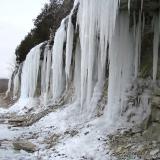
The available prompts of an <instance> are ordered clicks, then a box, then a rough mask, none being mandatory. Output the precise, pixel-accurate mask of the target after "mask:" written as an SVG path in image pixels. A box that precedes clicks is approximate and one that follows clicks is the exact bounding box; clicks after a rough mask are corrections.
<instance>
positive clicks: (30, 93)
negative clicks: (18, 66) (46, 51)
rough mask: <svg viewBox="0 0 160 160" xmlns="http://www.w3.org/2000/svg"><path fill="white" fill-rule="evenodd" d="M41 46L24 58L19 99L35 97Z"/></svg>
mask: <svg viewBox="0 0 160 160" xmlns="http://www.w3.org/2000/svg"><path fill="white" fill-rule="evenodd" d="M41 45H42V44H39V45H38V46H36V47H34V48H33V49H32V50H31V51H30V52H29V54H28V55H27V57H26V60H25V62H24V66H23V70H22V75H21V80H22V83H21V98H30V97H34V96H35V92H36V89H37V81H38V72H39V66H40V53H41V52H40V47H41Z"/></svg>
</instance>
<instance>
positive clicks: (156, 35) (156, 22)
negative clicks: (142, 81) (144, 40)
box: [153, 15, 160, 81]
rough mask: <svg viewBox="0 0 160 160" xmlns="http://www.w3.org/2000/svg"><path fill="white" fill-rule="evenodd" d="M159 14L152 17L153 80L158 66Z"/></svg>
mask: <svg viewBox="0 0 160 160" xmlns="http://www.w3.org/2000/svg"><path fill="white" fill-rule="evenodd" d="M159 18H160V15H158V16H157V15H155V18H154V40H153V80H154V81H155V80H156V78H157V68H158V53H159V42H160V39H159V38H160V37H159V36H160V19H159Z"/></svg>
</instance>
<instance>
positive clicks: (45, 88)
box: [41, 45, 52, 105]
mask: <svg viewBox="0 0 160 160" xmlns="http://www.w3.org/2000/svg"><path fill="white" fill-rule="evenodd" d="M51 57H52V54H51V50H50V49H49V46H48V45H47V46H46V48H45V50H44V60H43V63H42V70H41V96H42V98H44V99H43V100H42V102H43V103H44V105H46V104H47V101H48V100H49V98H50V95H49V88H50V86H51V84H50V82H51Z"/></svg>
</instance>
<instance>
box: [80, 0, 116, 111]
mask: <svg viewBox="0 0 160 160" xmlns="http://www.w3.org/2000/svg"><path fill="white" fill-rule="evenodd" d="M118 6H119V0H112V1H110V0H102V2H101V3H100V2H99V0H92V1H89V0H81V1H80V7H79V13H78V25H79V28H80V44H81V106H84V104H85V103H86V106H89V103H90V101H91V97H92V95H93V91H94V87H95V84H96V83H97V80H96V81H94V78H93V75H98V76H101V78H102V77H104V73H105V70H106V59H107V47H108V44H109V43H110V41H111V39H112V35H113V33H114V28H115V21H116V17H117V11H118ZM104 15H106V16H105V18H104ZM97 43H99V45H100V52H99V54H100V55H101V56H100V57H101V58H100V59H101V70H102V71H101V74H97V73H96V72H98V70H97V71H95V70H94V74H93V69H94V64H95V61H96V58H97V57H96V47H97ZM99 73H100V72H99ZM101 78H99V77H98V78H97V79H101ZM83 108H84V107H83Z"/></svg>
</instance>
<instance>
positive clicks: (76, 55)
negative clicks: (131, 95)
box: [14, 0, 159, 122]
mask: <svg viewBox="0 0 160 160" xmlns="http://www.w3.org/2000/svg"><path fill="white" fill-rule="evenodd" d="M119 3H120V0H92V1H91V0H77V1H76V2H75V5H74V8H73V10H72V11H71V13H70V15H69V16H68V17H66V18H65V19H64V20H63V21H62V23H61V25H60V27H59V29H58V30H57V32H56V35H55V38H54V45H53V47H51V48H50V47H49V46H48V45H46V47H45V50H44V53H43V60H41V50H40V47H41V44H40V45H38V46H36V47H35V48H33V49H32V50H31V51H30V53H29V54H28V56H27V58H26V61H25V62H24V65H23V70H22V75H21V97H35V96H37V95H38V94H37V92H38V89H40V95H39V96H41V101H42V103H43V104H48V103H49V102H52V103H55V102H56V100H57V99H59V98H60V97H61V96H62V95H63V93H64V92H65V91H66V90H67V89H69V86H70V85H73V88H74V97H75V98H74V101H77V102H79V104H80V106H81V111H82V113H86V114H92V113H94V111H95V108H96V107H97V103H98V102H99V101H100V99H101V96H102V92H103V89H104V83H105V82H106V81H107V80H109V85H108V100H107V101H108V104H107V105H106V106H105V108H106V109H105V113H106V114H105V115H106V116H107V117H109V118H108V119H110V120H111V121H113V122H114V121H115V120H116V119H118V118H119V117H120V115H121V112H122V110H123V108H124V107H125V106H124V105H125V101H126V99H127V94H126V92H127V90H129V87H130V84H131V83H132V80H133V79H137V78H138V76H139V68H140V57H141V38H142V37H141V36H142V32H143V29H144V25H145V17H143V14H142V11H143V1H142V7H141V9H140V11H139V17H138V20H137V17H136V15H134V23H133V26H132V27H131V26H130V14H129V12H128V11H122V12H119V10H118V9H119ZM130 3H131V1H130V0H129V1H128V9H129V10H130ZM77 6H78V7H77ZM76 7H77V8H78V9H77V11H76ZM74 14H76V15H74ZM73 17H76V20H75V18H74V19H73ZM142 17H143V18H142ZM74 20H75V21H76V22H74ZM154 33H155V34H154V47H153V48H154V49H153V50H154V51H153V53H154V56H153V79H154V80H156V77H157V66H158V47H159V18H155V23H154ZM157 33H158V34H157ZM39 81H41V85H38V83H39ZM14 84H15V92H16V91H17V77H16V78H15V80H14Z"/></svg>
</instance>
